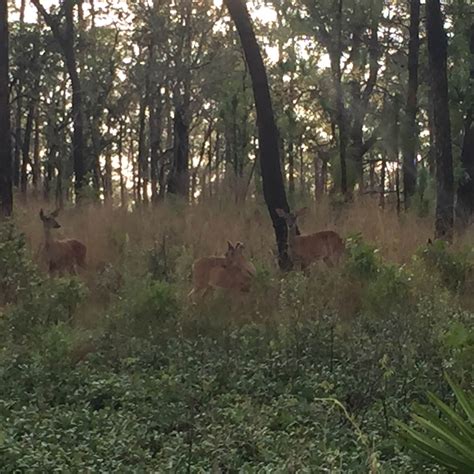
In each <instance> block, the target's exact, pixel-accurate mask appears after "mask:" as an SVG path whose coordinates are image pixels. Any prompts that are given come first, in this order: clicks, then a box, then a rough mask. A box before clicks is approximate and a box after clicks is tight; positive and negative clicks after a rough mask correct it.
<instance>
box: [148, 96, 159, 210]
mask: <svg viewBox="0 0 474 474" xmlns="http://www.w3.org/2000/svg"><path fill="white" fill-rule="evenodd" d="M159 89H160V88H159V87H157V91H156V92H155V93H154V94H152V97H151V99H150V118H149V121H150V123H149V133H150V172H151V201H152V203H154V204H156V203H157V202H158V200H159V195H158V174H159V172H158V165H159V161H160V150H161V97H160V90H159Z"/></svg>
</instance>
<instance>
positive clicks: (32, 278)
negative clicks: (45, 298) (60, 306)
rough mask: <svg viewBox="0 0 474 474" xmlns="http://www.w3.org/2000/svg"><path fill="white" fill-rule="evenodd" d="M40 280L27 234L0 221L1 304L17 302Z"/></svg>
mask: <svg viewBox="0 0 474 474" xmlns="http://www.w3.org/2000/svg"><path fill="white" fill-rule="evenodd" d="M39 281H40V277H39V274H38V270H37V268H36V266H35V265H34V264H33V263H32V261H31V258H30V256H29V254H28V249H27V246H26V240H25V236H24V235H23V234H20V233H18V232H17V231H16V229H15V227H14V226H13V224H11V223H0V306H2V305H5V304H11V303H17V302H18V301H19V300H21V298H22V297H23V296H24V295H28V293H29V292H30V291H31V288H32V286H35V285H37V284H38V282H39Z"/></svg>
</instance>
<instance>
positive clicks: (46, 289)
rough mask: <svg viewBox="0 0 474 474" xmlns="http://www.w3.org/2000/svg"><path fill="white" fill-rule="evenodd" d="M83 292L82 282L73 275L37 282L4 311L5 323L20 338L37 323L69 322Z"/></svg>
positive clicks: (35, 326) (82, 298)
mask: <svg viewBox="0 0 474 474" xmlns="http://www.w3.org/2000/svg"><path fill="white" fill-rule="evenodd" d="M86 294H87V290H86V288H85V286H84V284H83V283H82V282H81V281H80V280H79V279H77V278H57V279H45V280H42V281H39V282H38V283H37V284H35V285H31V286H30V291H29V292H28V293H27V294H24V295H23V297H22V299H21V301H19V303H18V304H17V305H15V306H12V307H11V308H9V309H8V310H7V312H6V323H7V324H8V326H9V328H10V331H12V333H13V334H15V335H16V336H17V337H20V336H21V335H24V334H29V333H31V332H34V331H36V330H38V328H37V326H38V325H40V326H41V325H47V324H56V323H58V322H66V321H71V320H72V318H73V317H74V315H75V313H76V311H77V309H78V308H79V306H80V304H81V303H82V302H83V301H84V298H85V296H86Z"/></svg>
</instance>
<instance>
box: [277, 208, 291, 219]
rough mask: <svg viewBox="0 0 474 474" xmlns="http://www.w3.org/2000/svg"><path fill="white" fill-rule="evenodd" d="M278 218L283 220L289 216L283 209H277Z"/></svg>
mask: <svg viewBox="0 0 474 474" xmlns="http://www.w3.org/2000/svg"><path fill="white" fill-rule="evenodd" d="M275 212H276V213H277V216H278V217H282V218H283V219H284V218H285V217H286V216H287V215H288V214H287V213H286V212H285V211H284V210H283V209H275Z"/></svg>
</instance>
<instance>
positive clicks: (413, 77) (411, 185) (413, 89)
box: [403, 0, 420, 209]
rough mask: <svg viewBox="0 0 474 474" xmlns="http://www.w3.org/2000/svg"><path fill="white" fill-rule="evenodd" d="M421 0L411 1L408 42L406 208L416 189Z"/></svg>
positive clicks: (404, 188)
mask: <svg viewBox="0 0 474 474" xmlns="http://www.w3.org/2000/svg"><path fill="white" fill-rule="evenodd" d="M419 30H420V0H411V1H410V28H409V32H410V40H409V43H408V90H407V102H406V107H405V117H404V119H405V120H404V122H405V127H404V129H405V130H404V134H403V136H404V140H403V143H404V150H403V200H404V204H405V209H408V207H409V206H410V199H411V198H412V196H413V195H414V194H415V189H416V142H417V135H418V134H417V127H416V108H417V99H416V95H417V91H418V53H419V49H420V38H419Z"/></svg>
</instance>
